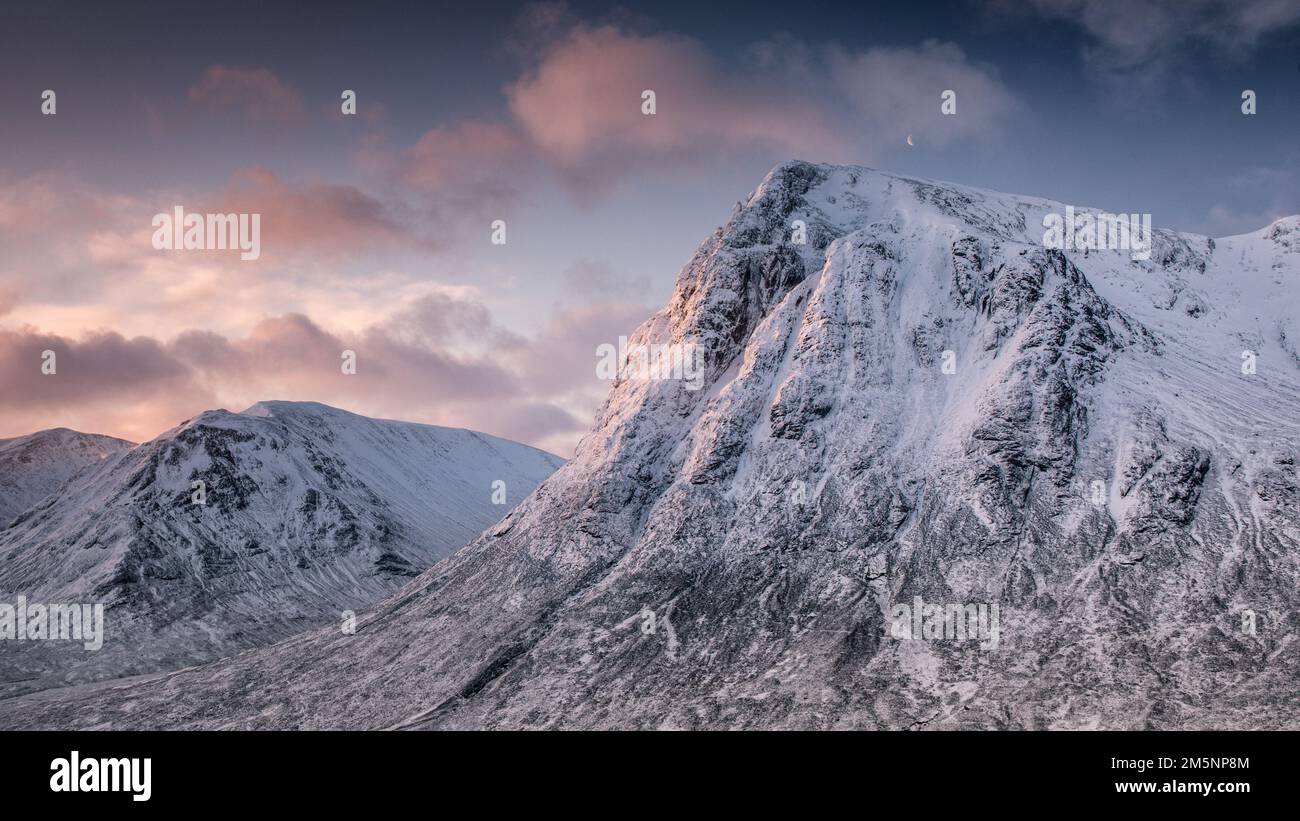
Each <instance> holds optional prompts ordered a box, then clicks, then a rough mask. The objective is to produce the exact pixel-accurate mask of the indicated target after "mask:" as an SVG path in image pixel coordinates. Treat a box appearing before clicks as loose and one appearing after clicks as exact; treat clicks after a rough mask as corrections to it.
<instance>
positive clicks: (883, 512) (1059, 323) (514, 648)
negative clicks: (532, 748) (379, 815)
mask: <svg viewBox="0 0 1300 821" xmlns="http://www.w3.org/2000/svg"><path fill="white" fill-rule="evenodd" d="M1063 208H1064V206H1062V205H1059V204H1056V203H1051V202H1047V201H1043V200H1037V199H1032V198H1025V197H1015V196H1009V195H1003V194H996V193H992V192H986V191H977V190H973V189H969V188H964V187H961V186H956V185H948V184H941V183H934V182H927V181H921V180H912V179H906V178H902V177H897V176H892V175H888V174H883V173H879V172H875V171H871V170H869V169H864V168H853V167H833V166H822V165H812V164H808V163H799V162H796V163H790V164H787V165H783V166H781V167H779V168H777V169H776V170H774V171H773V172H772V173H771V174H770V175H769V176H768V177H767V179H765V180H764V181H763V183H762V184H761V185H760V186H759V188H758V189H757V190H756V191H755V192H754V193H753V194H752V195H751V196H750V197H749V198H748V200H746V201H745V202H744V203H743V204H742V205H740V206H739V207H738V208H737V210H736V211H735V213H734V214H733V215H732V217H731V219H730V220H729V221H728V223H727V224H726V225H725V226H724V227H723V228H722V229H720V230H719V231H717V232H716V233H715V234H714V235H713V236H712V237H710V238H709V239H707V240H706V241H705V242H704V243H703V244H702V245H701V246H700V248H699V250H698V251H697V252H696V254H695V256H694V257H693V258H692V259H691V261H690V262H689V263H688V264H687V265H686V266H685V267H684V268H683V269H682V271H681V273H680V274H679V276H678V280H677V287H676V290H675V293H674V295H673V297H672V299H671V300H670V302H669V304H668V305H667V306H666V307H665V308H664V309H663V310H662V311H660V312H659V313H658V314H657V315H656V316H655V317H653V318H652V319H651V320H649V321H648V322H647V323H646V324H645V325H644V326H643V327H641V328H640V329H638V331H637V332H636V334H635V335H634V337H633V343H634V344H635V343H661V344H662V343H693V344H698V345H701V346H703V348H704V350H705V351H706V354H707V356H706V362H707V365H708V377H707V380H706V386H705V388H704V389H703V390H699V391H691V390H687V389H686V387H685V385H684V384H683V383H682V382H681V381H673V380H659V381H655V380H634V379H629V380H627V381H624V382H621V383H617V384H616V385H615V386H614V387H613V389H612V390H611V393H610V396H609V399H608V400H607V402H606V404H605V406H604V407H603V409H602V410H601V412H600V414H599V417H598V419H597V421H596V424H595V427H594V429H593V430H592V432H591V433H590V434H589V435H588V436H587V437H586V438H585V439H584V440H583V442H582V443H581V445H580V446H579V448H578V451H577V453H576V455H575V458H574V459H573V460H572V461H571V462H570V463H568V464H567V465H565V466H564V467H563V468H562V469H561V470H560V471H558V472H557V473H556V474H555V475H554V476H553V477H552V478H551V480H550V481H548V482H546V483H545V484H544V485H543V486H542V487H540V488H539V489H538V490H537V491H536V492H535V493H534V494H533V495H532V496H531V497H530V498H529V499H527V500H526V501H525V502H524V503H523V504H522V505H520V507H519V508H517V509H516V510H514V511H513V512H512V513H511V514H510V515H509V516H508V517H507V518H506V519H505V520H504V521H502V522H501V523H500V524H498V525H497V526H496V527H494V528H492V529H491V530H489V531H487V532H485V533H484V534H482V535H481V536H480V537H479V538H477V539H476V540H475V541H474V542H472V543H471V544H470V545H469V546H467V547H466V548H464V549H463V550H461V551H459V552H458V553H456V554H455V555H454V556H452V557H451V558H449V559H447V560H445V561H443V562H440V563H439V564H437V565H435V566H434V567H432V568H431V569H430V570H428V571H427V572H425V573H424V574H423V575H422V576H421V577H420V578H419V579H418V580H416V581H415V582H413V583H412V584H410V585H409V586H407V587H406V588H405V589H403V590H402V591H400V592H398V593H397V594H395V595H394V596H392V597H390V598H389V599H387V600H386V601H384V602H382V603H380V604H379V605H377V606H375V607H374V608H372V609H371V610H370V611H368V612H367V613H366V615H365V616H364V617H363V618H362V619H361V624H360V627H359V629H358V631H357V633H356V634H355V635H351V636H348V635H342V634H340V633H339V632H338V631H337V630H333V631H329V630H326V631H320V632H316V633H308V634H304V635H302V636H299V637H296V638H294V639H292V640H290V641H288V642H285V643H282V644H280V645H277V646H275V647H271V648H266V649H263V650H260V651H256V652H253V653H250V654H246V655H244V656H241V657H239V658H237V659H232V660H226V661H222V662H218V663H215V664H211V665H207V666H204V667H201V668H199V669H196V670H190V671H185V672H182V673H179V674H176V675H173V676H170V677H168V678H167V679H165V680H161V681H154V682H150V683H147V684H143V685H139V686H136V687H133V688H130V689H125V690H111V691H107V690H105V691H98V692H91V693H85V694H74V693H70V694H68V695H67V697H66V698H63V699H60V700H44V701H42V702H40V703H32V702H25V701H24V700H21V699H19V700H11V701H7V702H3V703H0V725H4V726H47V727H65V726H111V727H404V728H467V727H512V728H513V727H525V728H542V727H549V728H556V727H558V728H591V727H595V728H609V727H640V728H670V727H677V728H741V727H789V728H915V727H949V728H952V727H981V728H1085V727H1109V728H1142V727H1229V726H1232V727H1282V726H1294V725H1295V721H1296V719H1295V718H1294V716H1295V715H1296V710H1295V707H1296V704H1297V700H1298V699H1300V685H1297V684H1296V681H1297V680H1300V679H1297V674H1298V673H1300V659H1298V656H1297V653H1298V651H1297V649H1296V645H1295V643H1294V641H1293V640H1292V635H1293V631H1294V626H1295V625H1294V623H1293V622H1294V619H1295V616H1294V615H1293V614H1294V612H1295V608H1296V604H1297V599H1298V598H1300V592H1297V591H1298V590H1300V587H1298V585H1297V582H1298V581H1300V567H1297V559H1298V558H1300V552H1298V545H1297V537H1298V536H1300V528H1298V525H1300V521H1298V516H1297V501H1298V500H1297V487H1296V480H1295V468H1294V465H1295V459H1296V456H1297V453H1296V451H1297V444H1298V443H1300V435H1298V431H1297V426H1296V416H1297V414H1296V411H1297V409H1300V357H1297V355H1296V353H1295V350H1296V349H1295V347H1294V340H1295V339H1296V338H1297V336H1298V335H1300V331H1298V330H1297V329H1295V328H1294V327H1293V322H1294V320H1293V319H1292V317H1293V316H1294V315H1295V309H1296V307H1297V305H1296V303H1297V296H1296V294H1298V293H1300V291H1297V289H1296V284H1297V279H1298V278H1300V256H1297V250H1298V244H1297V238H1298V237H1300V220H1296V219H1295V218H1291V219H1288V220H1283V221H1279V222H1278V223H1275V224H1274V225H1273V226H1270V227H1269V228H1266V229H1264V230H1262V231H1260V232H1257V233H1255V234H1251V235H1246V236H1241V237H1233V238H1228V239H1222V240H1211V239H1208V238H1205V237H1197V236H1190V235H1180V234H1174V233H1169V232H1159V231H1157V233H1156V236H1155V237H1154V242H1153V245H1152V253H1151V255H1150V259H1148V260H1144V261H1134V260H1133V259H1132V258H1131V256H1130V255H1129V254H1128V253H1126V252H1115V251H1090V252H1086V253H1085V252H1083V251H1061V250H1052V249H1048V248H1045V247H1044V245H1043V231H1042V228H1041V226H1042V225H1043V217H1044V216H1045V215H1047V214H1050V213H1058V214H1059V213H1060V212H1061V211H1062V210H1063ZM796 220H798V221H802V223H803V225H804V226H806V229H807V242H806V244H796V243H794V242H792V241H791V239H792V226H793V225H794V223H795V221H796ZM1247 364H1250V365H1252V366H1253V368H1250V367H1246V365H1247ZM918 604H920V605H921V608H920V610H919V612H918V616H917V619H916V620H912V619H910V618H907V619H905V618H904V617H903V616H901V615H900V610H899V608H900V606H903V605H906V606H908V607H915V606H916V605H918ZM968 605H969V606H970V608H971V611H970V612H971V613H972V614H974V613H976V612H978V611H979V608H980V607H983V608H984V610H983V612H984V614H985V621H984V623H983V626H982V627H980V626H979V624H978V623H977V621H976V620H974V619H973V617H972V621H971V622H969V624H970V625H971V628H972V630H976V628H978V630H977V632H978V635H976V636H969V635H968V636H966V637H965V640H962V638H959V637H958V636H959V635H960V634H955V633H954V632H953V631H952V630H951V629H950V630H949V632H948V633H945V632H944V631H943V625H942V624H940V626H939V630H938V635H937V636H936V635H934V633H933V632H932V631H931V630H930V629H929V628H928V627H926V626H925V624H926V622H927V620H929V619H930V617H931V616H934V615H935V612H934V611H933V610H931V609H930V607H927V606H938V607H941V608H945V610H944V612H947V609H956V608H962V610H961V612H962V613H965V612H966V610H965V609H964V608H966V606H968ZM995 608H996V609H995ZM912 627H918V628H920V629H918V630H917V631H916V633H915V634H913V633H912Z"/></svg>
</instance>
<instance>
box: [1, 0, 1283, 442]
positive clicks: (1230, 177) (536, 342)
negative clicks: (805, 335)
mask: <svg viewBox="0 0 1300 821" xmlns="http://www.w3.org/2000/svg"><path fill="white" fill-rule="evenodd" d="M124 5H125V7H113V8H110V7H108V4H103V3H63V2H44V3H40V4H23V5H20V4H17V3H11V4H6V5H5V7H4V8H3V9H0V437H9V436H17V435H22V434H26V433H30V432H33V431H35V430H39V429H44V428H49V427H56V426H64V427H71V428H75V429H78V430H84V431H88V432H97V433H107V434H112V435H116V436H121V437H124V438H127V439H131V440H133V441H145V440H148V439H151V438H153V437H154V436H156V435H158V434H159V433H161V432H163V431H164V430H166V429H167V428H170V427H172V426H174V425H176V424H179V423H181V422H182V421H184V420H186V419H188V418H190V417H192V416H194V415H196V414H198V413H200V412H202V411H204V410H208V409H212V408H219V407H224V408H227V409H230V410H241V409H243V408H245V407H247V406H249V405H252V404H254V403H255V402H257V401H260V400H266V399H289V400H312V401H320V402H325V403H328V404H332V405H336V406H338V407H343V408H346V409H348V410H352V411H355V412H358V413H364V414H367V415H371V416H381V417H387V418H397V419H407V420H412V421H419V422H428V423H432V424H442V425H452V426H456V427H468V428H472V429H476V430H481V431H484V432H487V433H492V434H496V435H500V436H505V437H507V438H511V439H515V440H518V441H521V442H526V443H528V444H532V445H535V446H538V447H542V448H545V449H547V450H550V451H552V452H554V453H557V454H559V455H561V456H568V455H570V454H571V453H572V450H573V447H574V445H575V444H576V442H577V441H578V439H579V438H580V437H581V436H582V435H583V434H584V433H585V432H586V431H587V429H588V428H589V426H590V424H591V421H592V417H593V414H594V412H595V411H596V409H597V408H598V407H599V404H600V402H601V401H602V400H603V398H604V396H605V393H606V390H607V388H608V385H607V383H604V382H602V381H600V379H599V378H597V375H596V370H595V365H596V361H597V357H596V354H595V351H596V348H597V346H599V345H601V344H604V343H611V344H616V343H617V340H618V337H619V336H620V335H629V334H630V333H631V331H632V330H633V329H635V327H636V326H637V325H638V324H639V323H640V322H642V321H643V320H644V319H646V318H647V317H649V316H650V314H651V313H652V312H653V311H654V310H656V309H657V308H658V307H660V306H661V305H663V304H664V302H665V301H666V300H667V298H668V296H669V294H670V293H671V291H672V287H673V283H674V281H675V278H676V275H677V272H678V270H679V268H680V267H681V266H682V265H683V264H684V263H685V262H686V261H687V260H688V259H689V258H690V255H691V253H692V252H693V251H694V249H695V247H696V246H697V245H698V244H699V243H700V242H702V241H703V240H704V239H706V238H707V237H708V236H709V235H710V234H711V233H712V232H713V230H714V229H715V228H716V227H717V226H719V225H721V224H722V223H723V222H725V220H726V219H727V217H728V215H729V213H730V211H731V209H732V207H733V206H734V205H735V204H736V202H738V201H740V200H742V199H744V197H745V196H746V195H747V194H748V193H749V192H750V191H751V190H753V188H754V187H755V186H756V185H757V184H758V183H759V181H760V180H761V179H762V178H763V176H764V175H765V174H766V173H767V172H768V171H769V170H771V168H772V167H774V166H775V165H777V164H779V163H781V162H784V161H786V160H790V159H805V160H812V161H819V162H843V163H853V164H859V165H866V166H870V167H874V168H879V169H882V170H886V171H891V172H897V173H902V174H907V175H913V176H921V177H929V178H934V179H940V180H949V181H954V182H959V183H964V184H968V185H974V186H980V187H985V188H992V189H995V190H1001V191H1009V192H1014V193H1018V194H1026V195H1033V196H1041V197H1046V198H1049V199H1053V200H1058V201H1061V202H1066V203H1071V204H1076V205H1080V206H1091V207H1097V208H1105V209H1107V210H1111V211H1117V212H1128V213H1132V212H1140V213H1150V214H1152V219H1153V223H1154V224H1155V226H1156V227H1159V228H1171V229H1175V230H1182V231H1192V232H1197V233H1204V234H1209V235H1211V236H1225V235H1231V234H1237V233H1245V232H1248V231H1253V230H1256V229H1258V228H1261V227H1263V226H1264V225H1267V224H1268V223H1269V222H1271V221H1272V220H1274V219H1276V218H1277V217H1280V216H1285V215H1290V214H1296V213H1300V184H1298V183H1300V141H1298V140H1297V135H1300V0H1235V2H1231V1H1230V0H1146V1H1145V2H1143V1H1140V0H1117V1H1116V2H1111V1H1110V0H1019V1H1013V0H950V2H921V1H920V0H912V2H907V3H891V4H883V3H870V2H853V3H818V2H807V3H798V4H793V5H792V4H789V3H768V2H761V1H760V0H751V1H750V2H728V1H727V0H722V1H721V2H709V3H700V2H659V3H655V4H636V5H621V6H620V5H612V4H606V3H594V2H570V3H496V2H480V3H463V2H457V3H439V2H429V3H419V4H415V3H409V4H406V3H403V4H398V3H388V2H383V1H382V0H379V1H378V2H368V3H365V4H337V3H329V2H317V3H313V4H312V5H311V7H310V11H308V10H306V8H305V7H303V6H302V5H301V4H288V3H285V4H274V3H247V4H245V3H239V2H224V3H220V4H199V3H182V2H174V1H173V2H167V3H152V2H137V3H131V4H124ZM647 89H650V90H653V91H654V92H655V106H656V110H655V113H654V114H653V116H646V115H644V114H643V113H642V111H641V105H642V92H643V91H644V90H647ZM946 89H952V90H954V91H955V92H956V95H957V97H956V103H957V113H956V115H955V116H944V115H943V114H942V113H941V111H940V102H941V101H940V95H941V94H942V92H943V91H944V90H946ZM1246 89H1250V90H1252V91H1254V92H1255V96H1256V105H1257V109H1256V113H1255V114H1253V115H1245V114H1243V113H1242V109H1241V106H1242V98H1241V95H1242V92H1243V90H1246ZM46 90H50V91H53V92H54V93H55V96H54V111H53V113H52V114H51V113H46V112H45V111H44V110H43V108H44V107H45V105H46V104H45V102H44V92H45V91H46ZM344 90H352V91H354V92H355V94H356V113H355V114H344V113H343V111H342V110H341V107H342V101H341V95H342V93H343V91H344ZM909 136H910V137H911V138H912V139H911V142H912V143H913V144H912V145H909V144H908V137H909ZM177 206H181V207H182V208H183V209H184V211H185V212H187V213H199V214H206V213H248V214H259V215H260V225H261V235H260V239H261V243H260V245H261V247H260V251H261V253H260V256H259V257H258V258H257V259H255V260H242V259H240V256H239V254H238V253H232V252H230V251H223V250H183V251H177V250H167V249H158V248H155V247H154V245H155V243H154V241H153V239H154V223H153V219H154V217H155V215H157V214H162V213H167V214H170V213H173V209H174V208H175V207H177ZM496 220H501V221H504V223H505V242H504V244H496V243H494V242H492V235H493V231H492V225H493V223H494V221H496ZM345 350H350V351H354V352H355V354H356V373H355V374H345V373H343V372H342V370H343V369H342V368H341V366H340V358H341V352H342V351H345ZM45 351H54V352H55V354H56V357H57V360H56V362H57V367H56V372H55V373H53V374H48V373H43V372H42V365H43V363H44V361H45V360H44V359H43V353H44V352H45Z"/></svg>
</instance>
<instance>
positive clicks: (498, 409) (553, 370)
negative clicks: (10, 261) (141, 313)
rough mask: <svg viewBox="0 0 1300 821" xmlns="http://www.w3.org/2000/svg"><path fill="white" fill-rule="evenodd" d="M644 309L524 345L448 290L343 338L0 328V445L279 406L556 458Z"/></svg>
mask: <svg viewBox="0 0 1300 821" xmlns="http://www.w3.org/2000/svg"><path fill="white" fill-rule="evenodd" d="M647 312H648V311H647V309H644V308H631V307H628V306H619V305H604V306H589V307H587V308H582V309H575V310H571V311H567V312H565V313H563V314H561V315H559V316H557V317H556V318H555V319H554V320H552V322H551V323H549V324H548V326H547V327H546V328H545V329H544V330H543V332H541V333H540V334H539V335H538V336H537V337H536V338H534V339H523V338H521V337H519V336H517V335H515V334H513V333H510V332H508V331H505V330H504V329H502V328H500V327H499V326H497V325H496V324H495V323H494V322H493V321H492V317H491V315H490V313H489V312H488V311H487V309H486V308H485V307H484V306H482V305H481V304H479V303H477V302H474V301H472V300H458V299H455V298H453V297H450V296H448V295H446V294H433V295H430V296H428V297H425V298H422V299H419V300H416V301H414V302H412V303H411V304H410V305H408V306H407V307H405V308H403V309H401V310H399V311H396V312H394V313H393V314H392V315H390V316H388V317H386V318H385V319H383V320H382V321H380V322H377V323H375V324H372V325H370V326H369V327H366V328H362V329H360V330H358V331H351V332H347V331H332V330H329V329H326V328H324V327H322V326H321V325H320V324H318V323H317V322H315V321H313V320H312V319H310V318H308V317H307V316H305V315H302V314H292V313H291V314H284V315H281V316H275V317H269V318H266V319H263V320H261V321H260V322H257V323H256V324H255V325H253V326H252V328H251V329H250V330H249V332H248V333H247V334H246V335H244V336H240V337H229V336H226V335H222V334H218V333H214V332H212V331H205V330H197V329H194V330H187V331H184V332H182V333H180V334H178V335H176V336H175V337H174V338H172V339H170V340H163V339H155V338H151V337H144V336H140V337H135V338H131V339H127V338H125V337H123V336H121V335H120V334H116V333H112V332H104V331H97V332H91V333H87V334H84V335H82V336H80V337H77V338H73V337H67V336H61V335H58V334H50V333H45V332H42V331H39V330H37V329H35V328H32V327H30V326H25V327H21V328H17V329H8V330H3V329H0V410H2V411H3V414H0V436H13V435H20V434H23V433H29V432H31V431H33V430H37V429H41V428H47V427H51V426H54V425H67V426H69V427H76V428H80V429H83V430H89V431H93V432H102V433H109V434H112V435H116V436H122V437H124V438H128V439H133V440H136V441H141V440H144V439H148V438H151V437H153V436H155V435H157V434H158V433H160V432H161V431H163V430H165V429H167V428H169V427H171V426H172V425H175V424H176V423H178V422H180V421H181V420H183V419H185V418H188V417H190V416H193V415H195V414H197V413H199V412H201V411H203V410H208V409H211V408H215V407H225V408H228V409H232V410H237V409H240V408H243V407H246V406H248V405H251V404H253V403H254V402H257V401H259V400H263V399H289V400H312V401H319V402H325V403H327V404H332V405H336V406H339V407H344V408H347V409H349V410H353V411H356V412H359V413H364V414H368V415H372V416H383V417H391V418H399V419H409V420H412V421H423V422H428V423H432V424H441V425H451V426H457V427H467V428H472V429H476V430H483V431H485V432H488V433H494V434H498V435H501V436H506V437H508V438H512V439H516V440H518V441H524V442H527V443H529V444H534V445H537V446H539V447H544V448H548V449H551V450H553V451H557V452H561V453H564V454H567V453H568V452H570V451H571V449H572V446H573V445H574V443H575V442H576V440H577V438H578V436H579V435H581V434H582V433H584V432H585V431H586V428H587V424H588V422H589V420H590V418H591V414H592V413H593V412H594V410H595V408H596V407H597V406H598V404H599V402H600V401H601V399H602V398H603V397H604V395H605V392H606V390H607V388H608V385H607V384H606V383H604V382H602V381H600V380H599V379H597V378H596V376H595V361H596V360H595V349H596V346H597V345H598V344H600V343H601V342H605V341H609V340H610V339H616V338H617V336H618V335H619V334H621V333H628V332H630V331H631V329H632V328H633V327H634V326H635V325H636V324H637V323H638V322H640V320H641V319H642V318H644V316H645V315H646V313H647ZM46 350H52V351H54V352H55V354H56V357H57V359H56V363H57V373H55V374H54V375H46V374H43V373H42V372H41V364H42V352H43V351H46ZM344 351H352V352H353V353H354V354H355V357H356V373H355V374H344V373H343V370H342V367H341V365H342V362H343V354H344Z"/></svg>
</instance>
